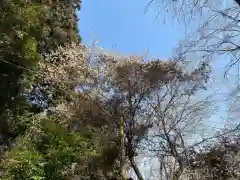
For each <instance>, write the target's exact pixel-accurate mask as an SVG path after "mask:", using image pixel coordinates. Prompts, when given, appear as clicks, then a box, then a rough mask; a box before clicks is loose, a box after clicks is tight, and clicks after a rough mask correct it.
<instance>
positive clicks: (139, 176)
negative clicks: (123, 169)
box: [129, 158, 144, 180]
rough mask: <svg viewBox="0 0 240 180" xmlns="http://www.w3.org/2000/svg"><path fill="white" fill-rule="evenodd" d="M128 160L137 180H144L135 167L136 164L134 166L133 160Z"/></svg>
mask: <svg viewBox="0 0 240 180" xmlns="http://www.w3.org/2000/svg"><path fill="white" fill-rule="evenodd" d="M129 160H130V163H131V166H132V168H133V170H134V172H135V174H136V175H137V177H138V179H139V180H144V179H143V176H142V174H141V172H140V171H139V169H138V167H137V164H136V163H135V161H134V159H133V158H130V159H129Z"/></svg>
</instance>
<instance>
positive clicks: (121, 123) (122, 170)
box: [119, 118, 126, 180]
mask: <svg viewBox="0 0 240 180" xmlns="http://www.w3.org/2000/svg"><path fill="white" fill-rule="evenodd" d="M119 131H120V176H121V179H122V180H125V179H126V177H125V169H124V165H125V161H124V159H125V146H124V138H125V137H124V120H123V118H121V119H120V126H119Z"/></svg>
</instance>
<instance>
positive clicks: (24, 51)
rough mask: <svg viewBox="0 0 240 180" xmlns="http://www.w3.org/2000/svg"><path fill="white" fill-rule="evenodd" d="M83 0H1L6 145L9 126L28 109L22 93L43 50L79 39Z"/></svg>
mask: <svg viewBox="0 0 240 180" xmlns="http://www.w3.org/2000/svg"><path fill="white" fill-rule="evenodd" d="M76 8H80V1H79V0H74V1H64V0H60V1H52V0H2V1H1V2H0V17H1V18H0V120H1V126H0V127H1V128H0V133H1V136H3V142H0V144H6V143H9V141H11V139H14V138H15V134H16V133H14V135H12V133H11V132H9V129H16V127H11V126H12V125H14V123H12V122H11V121H17V120H16V118H17V117H19V115H20V116H21V114H22V113H23V110H24V109H26V108H27V106H28V105H27V104H26V102H25V96H24V95H23V93H24V90H25V88H27V87H28V86H29V84H30V82H31V81H32V79H33V75H34V71H35V68H34V67H35V65H36V63H37V62H38V61H39V60H40V59H41V57H42V55H43V54H44V53H47V52H49V51H50V50H52V49H55V48H56V47H58V46H59V45H63V44H65V43H70V42H80V37H79V36H78V34H77V33H78V32H77V27H76V20H77V19H76V16H75V10H76Z"/></svg>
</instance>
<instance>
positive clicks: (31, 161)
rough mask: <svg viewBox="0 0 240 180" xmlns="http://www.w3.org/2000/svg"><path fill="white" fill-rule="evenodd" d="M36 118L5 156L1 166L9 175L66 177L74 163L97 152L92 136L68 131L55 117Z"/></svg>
mask: <svg viewBox="0 0 240 180" xmlns="http://www.w3.org/2000/svg"><path fill="white" fill-rule="evenodd" d="M35 120H36V121H38V123H35V124H32V126H31V128H30V129H29V130H28V131H27V132H26V134H25V135H24V136H22V137H19V138H18V140H17V142H16V144H15V147H14V148H12V149H11V150H10V151H9V152H8V153H6V155H5V156H4V157H5V158H4V160H3V165H4V167H3V168H4V169H5V176H6V177H8V178H9V179H33V177H35V178H40V179H41V178H42V179H68V178H69V177H71V176H73V175H75V174H74V172H73V171H74V170H73V165H74V163H77V164H80V163H83V162H85V161H87V160H89V159H91V158H93V157H94V156H96V155H97V153H96V150H95V148H94V145H93V143H92V139H91V138H87V137H85V136H84V135H82V134H81V133H73V132H69V131H68V130H67V129H66V128H65V127H63V126H61V125H59V124H58V123H57V121H56V120H55V119H54V118H48V119H41V120H38V119H35ZM81 173H82V174H84V173H85V172H84V171H83V172H81Z"/></svg>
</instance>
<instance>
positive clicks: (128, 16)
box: [78, 0, 184, 59]
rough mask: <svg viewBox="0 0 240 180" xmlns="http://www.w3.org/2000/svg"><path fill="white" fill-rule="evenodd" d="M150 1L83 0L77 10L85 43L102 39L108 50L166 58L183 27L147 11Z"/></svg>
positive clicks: (179, 36)
mask: <svg viewBox="0 0 240 180" xmlns="http://www.w3.org/2000/svg"><path fill="white" fill-rule="evenodd" d="M147 2H148V0H131V1H129V0H122V1H113V0H101V1H96V0H84V1H83V2H82V9H81V11H80V12H78V16H79V19H80V21H79V23H78V27H79V29H80V35H81V36H82V38H83V43H84V44H87V45H90V44H91V43H92V42H93V41H95V40H97V41H99V44H98V45H99V46H101V47H103V48H104V49H105V50H107V51H117V52H118V53H121V54H137V55H146V53H147V54H148V55H150V56H151V57H156V58H160V59H167V58H169V56H170V55H171V54H172V49H173V48H174V47H176V46H177V44H178V42H179V40H180V39H182V38H183V37H184V36H183V35H184V32H183V31H184V27H183V26H181V25H180V24H175V25H173V23H171V22H170V21H168V22H167V23H166V24H164V23H163V22H164V17H163V14H160V16H159V17H158V21H156V20H155V19H156V11H155V9H154V8H150V9H149V10H148V12H147V13H144V11H145V7H146V4H147Z"/></svg>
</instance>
